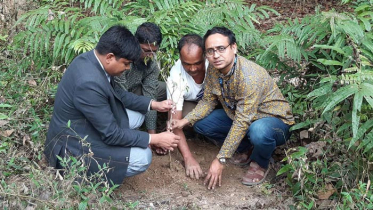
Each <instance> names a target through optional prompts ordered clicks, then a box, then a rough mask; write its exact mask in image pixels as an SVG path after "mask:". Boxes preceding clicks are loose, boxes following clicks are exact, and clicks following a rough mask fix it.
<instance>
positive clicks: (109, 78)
mask: <svg viewBox="0 0 373 210" xmlns="http://www.w3.org/2000/svg"><path fill="white" fill-rule="evenodd" d="M93 54H95V57H96V59H97V61H98V63H99V64H100V66H101V68H102V70H103V71H104V72H105V75H106V78H107V80H108V81H109V83H110V80H111V77H110V75H109V74H108V73H107V72H106V70H105V69H104V66H103V65H102V63H101V61H100V59H98V57H97V55H96V50H93Z"/></svg>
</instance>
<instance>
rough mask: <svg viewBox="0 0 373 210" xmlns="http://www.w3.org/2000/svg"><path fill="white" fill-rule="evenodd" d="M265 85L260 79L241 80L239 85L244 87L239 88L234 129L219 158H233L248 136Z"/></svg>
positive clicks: (228, 136) (230, 131) (231, 130)
mask: <svg viewBox="0 0 373 210" xmlns="http://www.w3.org/2000/svg"><path fill="white" fill-rule="evenodd" d="M263 83H264V82H263V81H260V78H258V77H251V76H249V77H247V78H241V79H240V81H239V83H238V84H241V85H242V86H241V87H240V88H238V91H239V92H238V94H237V97H236V100H237V108H236V111H235V116H234V119H233V123H232V127H231V129H230V130H229V133H228V135H227V137H226V139H225V141H224V144H223V146H222V147H221V149H220V151H219V154H218V156H217V157H218V158H220V157H225V158H230V157H232V155H233V153H234V152H235V151H236V149H237V147H238V146H239V144H240V143H241V141H242V139H243V138H244V136H245V135H246V132H247V130H248V128H249V126H250V124H251V122H252V120H253V119H254V117H255V115H256V114H257V110H258V105H259V100H260V95H261V94H262V93H261V92H262V86H263Z"/></svg>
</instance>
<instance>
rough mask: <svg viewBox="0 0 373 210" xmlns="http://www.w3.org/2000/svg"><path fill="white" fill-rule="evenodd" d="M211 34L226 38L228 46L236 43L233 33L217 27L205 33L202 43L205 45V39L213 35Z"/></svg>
mask: <svg viewBox="0 0 373 210" xmlns="http://www.w3.org/2000/svg"><path fill="white" fill-rule="evenodd" d="M213 34H221V35H223V36H226V37H228V39H229V44H234V43H236V37H235V35H234V33H233V32H232V31H231V30H229V29H228V28H226V27H218V26H215V27H214V28H212V29H210V30H208V31H207V32H206V34H205V35H204V36H203V43H204V44H206V39H207V38H208V37H209V36H210V35H213Z"/></svg>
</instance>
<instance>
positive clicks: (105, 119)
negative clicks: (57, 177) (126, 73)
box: [44, 51, 151, 184]
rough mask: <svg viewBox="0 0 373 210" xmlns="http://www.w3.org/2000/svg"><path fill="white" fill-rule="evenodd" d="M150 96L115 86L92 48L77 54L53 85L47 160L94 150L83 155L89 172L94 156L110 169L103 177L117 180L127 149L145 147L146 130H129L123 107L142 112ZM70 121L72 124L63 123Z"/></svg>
mask: <svg viewBox="0 0 373 210" xmlns="http://www.w3.org/2000/svg"><path fill="white" fill-rule="evenodd" d="M112 79H113V78H112ZM150 100H151V99H150V98H148V97H145V96H138V95H135V94H133V93H130V92H126V91H123V90H122V89H120V88H116V89H115V90H114V89H113V87H112V86H111V85H110V83H109V81H108V79H107V76H106V74H105V72H104V70H103V69H102V68H101V66H100V64H99V62H98V61H97V58H96V57H95V55H94V52H93V51H90V52H86V53H84V54H81V55H79V56H78V57H76V58H75V59H74V60H73V62H72V63H71V64H70V66H69V67H68V68H67V70H66V72H65V74H64V75H63V77H62V80H61V82H60V83H59V85H58V89H57V94H56V97H55V103H54V111H53V116H52V119H51V122H50V125H49V130H48V134H47V140H46V142H45V151H44V154H45V155H46V157H47V160H48V162H49V164H50V165H51V166H53V167H56V166H57V165H58V164H59V162H58V161H59V160H58V159H57V155H58V156H61V157H65V156H68V155H73V156H76V157H79V156H82V155H83V154H88V153H90V152H93V158H94V159H92V158H90V155H87V156H86V158H85V161H86V162H87V164H88V166H89V169H88V172H89V173H92V172H96V171H98V166H97V163H96V161H97V162H98V163H99V164H100V165H101V166H102V165H103V164H104V163H106V164H107V165H108V166H109V167H110V168H112V170H110V172H109V173H108V174H107V177H108V178H109V179H111V180H112V181H113V182H114V183H115V184H121V183H122V182H123V179H124V176H125V173H126V171H127V167H128V163H129V156H130V148H131V147H141V148H146V147H147V146H148V143H149V134H148V133H146V132H143V131H138V130H131V129H129V121H128V116H127V112H126V110H125V108H128V109H131V110H135V111H138V112H141V113H143V114H145V113H146V112H147V111H148V107H149V104H150ZM69 120H70V122H71V123H70V127H71V128H68V127H67V123H68V121H69ZM86 136H87V137H86ZM85 137H86V139H85V141H81V139H84V138H85ZM88 145H89V146H88ZM95 160H96V161H95Z"/></svg>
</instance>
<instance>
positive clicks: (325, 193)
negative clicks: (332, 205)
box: [317, 184, 337, 200]
mask: <svg viewBox="0 0 373 210" xmlns="http://www.w3.org/2000/svg"><path fill="white" fill-rule="evenodd" d="M336 191H337V190H336V189H335V188H334V187H333V185H331V184H327V185H326V186H325V189H324V190H320V191H318V192H317V197H318V198H319V199H320V200H327V199H329V197H330V196H331V195H333V193H335V192H336Z"/></svg>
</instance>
